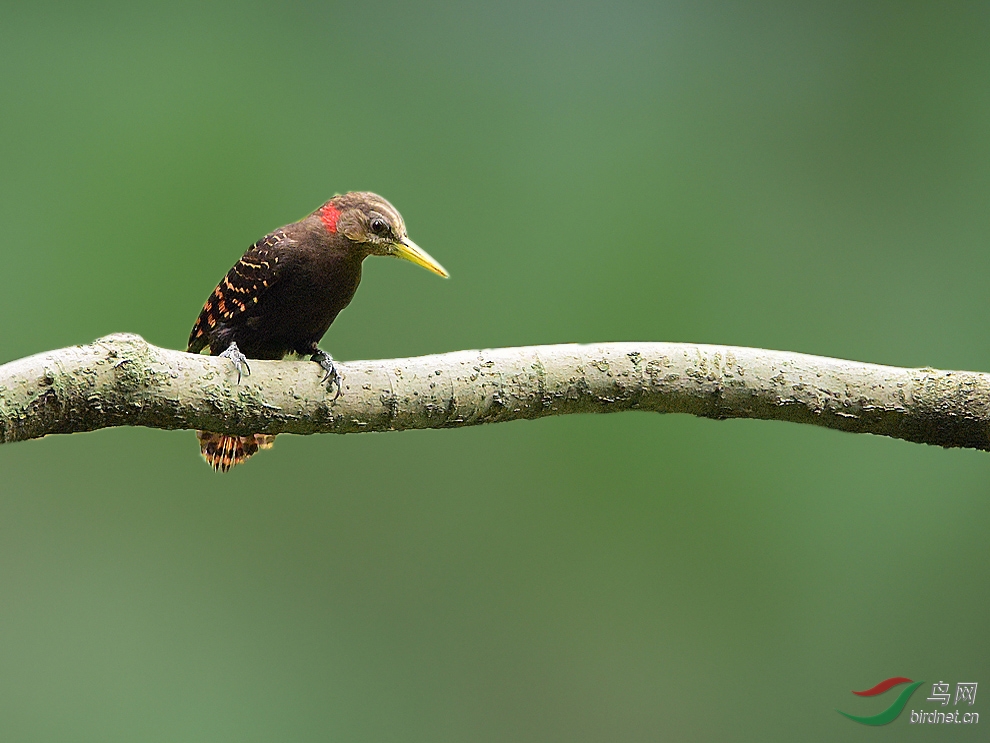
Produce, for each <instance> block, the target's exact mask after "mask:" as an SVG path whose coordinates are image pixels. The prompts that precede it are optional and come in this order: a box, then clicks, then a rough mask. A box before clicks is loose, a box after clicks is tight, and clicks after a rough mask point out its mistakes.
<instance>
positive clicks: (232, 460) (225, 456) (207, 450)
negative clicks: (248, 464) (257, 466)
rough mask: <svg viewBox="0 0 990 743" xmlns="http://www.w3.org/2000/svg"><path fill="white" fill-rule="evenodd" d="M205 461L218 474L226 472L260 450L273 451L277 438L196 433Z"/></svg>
mask: <svg viewBox="0 0 990 743" xmlns="http://www.w3.org/2000/svg"><path fill="white" fill-rule="evenodd" d="M196 436H198V437H199V448H200V450H201V451H202V453H203V459H205V460H206V463H207V464H208V465H210V466H211V467H212V468H213V469H215V470H217V471H218V472H226V471H227V470H229V469H230V468H231V467H233V466H234V465H235V464H240V463H241V462H243V461H245V460H246V459H247V458H248V457H250V456H251V455H252V454H256V453H257V452H258V449H271V448H272V444H274V443H275V436H274V435H268V434H264V433H253V434H251V435H249V436H228V435H227V434H225V433H212V432H211V431H196Z"/></svg>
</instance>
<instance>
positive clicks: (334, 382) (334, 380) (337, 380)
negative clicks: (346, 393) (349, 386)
mask: <svg viewBox="0 0 990 743" xmlns="http://www.w3.org/2000/svg"><path fill="white" fill-rule="evenodd" d="M312 360H313V361H315V362H316V363H317V364H319V365H320V368H321V369H323V371H325V372H326V374H325V375H324V377H323V384H326V383H327V382H330V384H328V385H327V390H330V389H333V388H334V387H336V388H337V392H336V393H335V394H334V396H333V399H334V400H336V399H337V398H338V397H340V392H341V390H342V389H343V385H344V377H343V376H341V374H340V372H339V371H338V370H337V365H336V364H334V363H333V357H332V356H331V355H330V354H328V353H327V352H326V351H323V350H322V349H319V348H318V349H316V351H315V352H314V353H313V356H312Z"/></svg>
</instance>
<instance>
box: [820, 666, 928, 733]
mask: <svg viewBox="0 0 990 743" xmlns="http://www.w3.org/2000/svg"><path fill="white" fill-rule="evenodd" d="M923 683H925V682H924V681H912V680H911V679H909V678H905V677H904V676H892V677H891V678H889V679H884V680H883V681H881V682H880V683H879V684H877V685H876V686H874V687H873V688H872V689H867V690H866V691H854V692H853V694H855V695H857V696H860V697H875V696H879V695H880V694H883V693H884V692H886V691H890V690H891V689H893V688H894V687H895V686H900V685H901V684H910V686H906V687H905V688H904V690H903V691H902V692H901V693H900V694H899V695H898V697H897V699H895V700H894V702H893V704H891V705H890V706H889V707H887V709H885V710H884V711H883V712H880V713H879V714H876V715H871V716H869V717H860V716H859V715H850V714H849V713H848V712H843V711H842V710H841V709H837V710H836V712H838V713H839V714H840V715H845V716H846V717H848V718H849V719H850V720H853V721H854V722H858V723H861V724H863V725H886V724H887V723H888V722H893V721H894V720H896V719H897V716H898V715H899V714H901V712H902V711H903V710H904V707H905V705H906V704H907V703H908V700H909V699H910V698H911V695H912V694H914V692H915V690H916V689H917V688H918V687H919V686H921V685H922V684H923Z"/></svg>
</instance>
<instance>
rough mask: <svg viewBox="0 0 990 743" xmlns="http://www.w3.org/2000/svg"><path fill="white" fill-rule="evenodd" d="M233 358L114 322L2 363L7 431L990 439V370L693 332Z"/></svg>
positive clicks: (4, 436)
mask: <svg viewBox="0 0 990 743" xmlns="http://www.w3.org/2000/svg"><path fill="white" fill-rule="evenodd" d="M250 363H251V375H250V376H246V377H244V379H243V380H242V381H241V383H240V384H238V383H237V373H236V372H235V371H234V369H233V366H232V365H231V364H230V362H229V361H227V360H226V359H218V358H214V357H210V356H199V355H192V354H187V353H183V352H181V351H170V350H168V349H164V348H159V347H157V346H153V345H151V344H149V343H147V342H145V341H144V340H143V339H142V338H140V337H139V336H136V335H127V334H118V335H110V336H107V337H105V338H101V339H99V340H97V341H95V342H94V343H92V344H90V345H87V346H74V347H71V348H62V349H59V350H57V351H50V352H48V353H43V354H39V355H37V356H31V357H29V358H26V359H21V360H19V361H13V362H11V363H9V364H5V365H4V366H0V443H6V442H11V441H23V440H26V439H33V438H38V437H41V436H45V435H47V434H50V433H73V432H76V431H92V430H95V429H98V428H107V427H110V426H149V427H152V428H163V429H176V428H199V429H205V430H208V431H217V432H221V433H235V434H247V433H283V432H288V433H300V434H309V433H353V432H358V431H395V430H405V429H412V428H457V427H460V426H473V425H477V424H481V423H498V422H501V421H509V420H517V419H522V418H542V417H544V416H548V415H565V414H568V413H611V412H617V411H622V410H652V411H655V412H658V413H690V414H692V415H698V416H703V417H706V418H715V419H725V418H762V419H773V420H787V421H794V422H796V423H811V424H814V425H818V426H825V427H827V428H837V429H840V430H843V431H853V432H856V433H874V434H880V435H883V436H893V437H895V438H900V439H907V440H908V441H916V442H921V443H927V444H937V445H940V446H946V447H969V448H974V449H982V450H984V451H986V450H990V375H988V374H982V373H977V372H958V371H938V370H936V369H901V368H897V367H891V366H877V365H875V364H862V363H856V362H853V361H842V360H840V359H830V358H824V357H820V356H807V355H804V354H798V353H785V352H782V351H767V350H763V349H756V348H734V347H730V346H704V345H691V344H685V343H599V344H592V345H586V346H579V345H558V346H529V347H523V348H500V349H492V350H485V351H458V352H455V353H446V354H438V355H434V356H420V357H416V358H409V359H388V360H382V361H351V362H347V363H341V364H340V369H341V371H342V373H343V375H344V389H343V394H342V395H341V396H340V398H339V399H337V400H336V401H335V400H334V399H333V395H331V394H327V391H326V388H325V386H324V385H323V384H322V382H321V378H322V375H323V371H322V370H321V369H320V368H319V367H318V366H317V365H316V364H314V363H312V362H309V361H252V362H250Z"/></svg>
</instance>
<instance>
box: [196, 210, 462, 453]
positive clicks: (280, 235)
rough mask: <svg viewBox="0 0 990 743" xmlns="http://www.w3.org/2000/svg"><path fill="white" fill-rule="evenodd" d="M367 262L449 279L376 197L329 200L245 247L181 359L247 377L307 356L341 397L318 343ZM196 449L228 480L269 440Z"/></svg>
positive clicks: (235, 439) (260, 437) (205, 442)
mask: <svg viewBox="0 0 990 743" xmlns="http://www.w3.org/2000/svg"><path fill="white" fill-rule="evenodd" d="M369 255H381V256H394V257H396V258H402V259H405V260H407V261H411V262H412V263H415V264H416V265H418V266H422V267H423V268H425V269H427V270H429V271H432V272H433V273H435V274H438V275H439V276H442V277H443V278H448V277H449V274H448V273H447V271H446V270H445V269H444V267H443V266H441V265H440V264H439V263H437V261H436V260H434V259H433V258H432V257H431V256H430V255H429V254H428V253H427V252H426V251H424V250H423V249H422V248H420V247H419V246H418V245H416V243H414V242H413V241H412V240H410V239H409V235H408V233H407V232H406V225H405V222H404V221H403V219H402V215H400V214H399V212H398V211H397V210H396V208H395V207H394V206H392V205H391V204H390V203H389V202H388V201H386V200H385V199H384V198H382V197H381V196H379V195H378V194H374V193H370V192H367V191H352V192H350V193H345V194H338V195H336V196H334V197H333V198H332V199H330V200H329V201H327V202H326V203H324V204H323V205H322V206H320V207H319V208H318V209H316V211H314V212H312V213H311V214H309V215H308V216H306V217H304V218H303V219H301V220H299V221H298V222H293V223H291V224H287V225H285V226H284V227H279V228H278V229H277V230H274V231H272V232H269V233H268V234H267V235H265V236H264V237H263V238H261V239H260V240H258V242H256V243H255V244H254V245H252V246H251V247H250V248H248V249H247V251H246V252H245V253H244V255H243V256H241V258H240V260H238V261H237V263H235V264H234V266H233V268H231V269H230V270H229V271H228V272H227V275H226V276H224V278H223V280H222V281H221V282H220V283H219V284H217V287H216V289H214V290H213V293H212V294H210V296H209V298H208V299H207V300H206V303H205V304H204V305H203V309H202V311H201V312H200V313H199V317H198V318H197V319H196V322H195V324H194V325H193V327H192V331H191V332H190V333H189V344H188V347H187V349H186V350H187V351H188V352H189V353H197V354H198V353H202V352H203V350H204V349H205V350H208V351H209V353H210V355H211V356H221V357H223V358H226V359H228V360H229V361H230V362H231V363H232V364H233V366H234V369H236V371H237V380H238V383H240V380H241V375H242V374H250V373H251V367H250V366H249V364H248V360H249V359H276V360H277V359H283V358H285V357H286V356H289V355H291V354H298V355H302V356H308V357H309V358H310V359H311V360H312V361H315V362H316V363H317V364H319V365H320V367H321V368H322V369H323V371H324V372H325V374H324V377H323V382H324V383H325V384H327V391H328V393H329V392H330V390H333V389H335V390H336V394H335V395H334V400H336V399H337V397H339V396H340V393H341V388H342V384H343V379H342V377H341V375H340V372H339V371H338V370H337V367H336V365H335V364H334V360H333V357H332V356H331V355H330V354H329V353H327V352H326V351H324V350H322V349H321V348H320V347H319V345H318V344H319V342H320V340H321V339H322V338H323V335H324V334H325V333H326V332H327V330H328V329H329V328H330V326H331V325H332V324H333V321H334V320H335V319H336V318H337V315H338V314H339V313H340V311H341V310H343V309H344V308H345V307H346V306H347V305H348V304H350V301H351V299H353V298H354V293H355V292H356V291H357V288H358V284H359V283H360V282H361V264H362V262H363V261H364V259H365V258H367V257H368V256H369ZM196 434H197V436H198V438H199V444H200V450H201V452H202V455H203V458H204V459H206V461H207V463H208V464H209V465H210V466H212V467H213V469H214V470H216V471H218V472H227V471H228V470H230V468H231V467H233V466H234V465H236V464H240V463H242V462H244V461H245V460H246V459H247V458H248V457H250V456H252V455H253V454H255V453H257V452H258V450H259V449H268V448H270V447H271V446H272V444H273V442H274V439H275V436H274V435H267V434H259V433H256V434H251V435H248V436H232V435H229V434H222V433H214V432H211V431H197V432H196Z"/></svg>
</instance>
